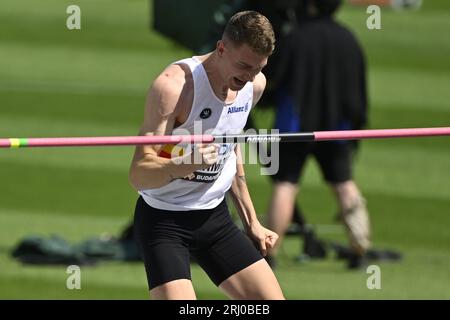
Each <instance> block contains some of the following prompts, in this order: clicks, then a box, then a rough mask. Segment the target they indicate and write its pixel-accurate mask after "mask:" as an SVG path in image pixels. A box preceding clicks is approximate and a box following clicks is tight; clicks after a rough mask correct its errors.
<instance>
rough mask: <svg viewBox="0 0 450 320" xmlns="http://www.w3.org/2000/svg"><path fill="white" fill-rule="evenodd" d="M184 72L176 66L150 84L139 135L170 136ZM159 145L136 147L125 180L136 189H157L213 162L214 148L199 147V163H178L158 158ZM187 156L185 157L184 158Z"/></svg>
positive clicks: (174, 159) (179, 104)
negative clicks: (200, 160)
mask: <svg viewBox="0 0 450 320" xmlns="http://www.w3.org/2000/svg"><path fill="white" fill-rule="evenodd" d="M185 85H186V81H185V72H184V71H183V70H182V68H180V66H177V65H171V66H169V67H168V68H167V69H166V70H165V71H164V72H163V73H162V74H161V75H160V76H158V78H157V79H156V80H155V81H154V83H153V85H152V87H151V89H150V91H149V93H148V96H147V102H146V107H145V115H144V124H143V126H142V128H141V131H140V135H170V134H171V133H172V130H173V128H174V125H175V121H176V119H177V117H178V116H179V114H180V112H183V111H182V110H185V108H182V107H180V106H181V105H182V103H183V88H184V86H185ZM161 148H162V146H161V145H143V146H136V150H135V153H134V157H133V161H132V163H131V167H130V172H129V180H130V183H131V184H132V185H133V187H134V188H135V189H137V190H145V189H153V188H160V187H162V186H164V185H166V184H168V183H170V182H171V181H172V180H173V179H175V178H180V177H184V176H187V175H189V174H190V173H192V172H193V171H195V170H199V169H203V168H206V167H208V166H210V165H211V164H212V163H214V162H215V160H216V159H215V158H216V157H217V155H215V153H214V152H215V151H216V150H215V149H216V147H215V146H212V145H209V146H207V145H201V146H200V147H199V148H198V149H197V150H198V152H199V153H200V154H201V159H202V164H185V163H183V164H180V163H181V162H182V161H180V158H172V159H167V158H163V157H160V156H158V154H159V152H160V150H161ZM186 156H189V155H186Z"/></svg>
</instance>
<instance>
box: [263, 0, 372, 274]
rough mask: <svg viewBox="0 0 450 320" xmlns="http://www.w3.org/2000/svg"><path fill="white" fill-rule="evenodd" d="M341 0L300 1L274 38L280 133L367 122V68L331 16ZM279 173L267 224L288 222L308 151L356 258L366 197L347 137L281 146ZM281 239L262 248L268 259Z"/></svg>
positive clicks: (365, 225)
mask: <svg viewBox="0 0 450 320" xmlns="http://www.w3.org/2000/svg"><path fill="white" fill-rule="evenodd" d="M339 4H340V0H305V1H304V6H303V9H304V15H302V16H301V17H298V20H299V23H298V24H297V25H295V26H294V28H293V29H292V30H291V32H290V33H289V34H288V35H287V36H285V37H283V38H281V40H280V41H279V50H278V52H277V53H276V54H275V55H274V57H273V61H275V62H274V65H273V66H272V68H271V69H270V71H271V72H272V73H269V74H268V78H269V79H271V80H272V83H271V87H272V88H275V89H276V99H277V114H276V124H275V127H276V128H278V129H279V130H280V131H281V132H299V131H319V130H344V129H360V128H363V127H364V126H365V125H366V124H367V95H366V80H365V79H366V70H365V59H364V54H363V51H362V49H361V47H360V45H359V43H358V41H357V40H356V38H355V36H354V35H353V34H352V33H351V32H350V31H349V30H348V29H347V28H346V27H344V26H343V25H341V24H339V23H338V22H336V21H335V20H334V18H333V14H334V12H335V11H336V10H337V9H338V7H339ZM279 147H280V156H279V161H280V166H279V167H280V170H279V171H278V173H277V174H275V175H274V176H273V181H274V189H273V194H272V199H271V202H270V205H269V210H268V227H269V228H270V229H272V230H274V231H275V232H277V233H278V234H279V235H280V238H282V235H284V234H285V232H286V230H287V228H288V226H289V223H290V221H291V219H292V213H293V209H294V204H295V201H296V197H297V193H298V183H299V179H300V176H301V173H302V169H303V166H304V164H305V162H306V160H307V158H308V157H309V156H310V155H311V156H314V157H315V159H316V160H317V161H318V163H319V165H320V168H321V171H322V174H323V178H324V180H325V181H326V182H327V183H328V184H329V186H330V187H331V189H332V190H333V192H334V194H335V196H336V199H337V202H338V205H339V211H340V214H339V216H340V219H341V221H342V222H343V223H344V225H345V227H346V231H347V234H348V237H349V240H350V246H351V249H352V251H353V252H354V254H355V259H356V260H355V261H356V262H355V261H351V262H350V265H349V266H350V267H355V266H357V265H358V264H359V261H361V260H360V258H361V257H363V256H364V254H365V253H366V251H367V250H368V249H369V248H370V245H371V244H370V223H369V217H368V212H367V208H366V202H365V200H364V198H363V197H362V195H361V192H360V191H359V189H358V187H357V185H356V183H355V182H354V181H353V178H352V155H353V152H354V150H355V147H356V146H355V144H354V143H352V142H348V141H336V142H311V143H295V144H294V143H289V144H280V146H279ZM280 243H281V241H279V242H278V243H277V246H276V247H275V248H273V250H271V251H270V252H269V258H268V260H269V261H274V257H275V255H276V252H277V248H278V247H279V245H280Z"/></svg>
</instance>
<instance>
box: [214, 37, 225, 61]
mask: <svg viewBox="0 0 450 320" xmlns="http://www.w3.org/2000/svg"><path fill="white" fill-rule="evenodd" d="M216 50H217V54H218V55H219V57H221V56H222V55H223V52H224V51H225V43H224V42H223V40H219V41H217V44H216Z"/></svg>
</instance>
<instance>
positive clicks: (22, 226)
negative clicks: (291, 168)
mask: <svg viewBox="0 0 450 320" xmlns="http://www.w3.org/2000/svg"><path fill="white" fill-rule="evenodd" d="M71 4H77V5H79V6H80V7H81V12H82V15H81V26H82V29H81V30H80V31H69V30H67V28H66V19H67V16H68V15H67V14H66V8H67V6H68V5H71ZM365 9H366V8H365V7H351V6H348V5H345V6H344V8H343V9H342V10H341V11H340V13H339V16H338V17H339V20H340V21H341V22H343V23H344V24H346V25H347V26H349V27H350V28H352V30H354V31H355V32H356V34H357V35H358V37H359V38H360V40H361V42H362V44H363V46H364V49H365V51H366V54H367V58H368V63H369V85H370V102H371V103H370V105H371V108H370V127H371V128H402V127H427V126H430V127H434V126H448V125H449V124H450V103H449V101H450V38H449V36H448V33H449V32H450V2H449V1H446V0H424V1H423V5H422V8H421V9H420V10H417V11H411V10H408V11H393V10H390V9H386V8H383V9H382V30H379V31H370V30H368V29H367V28H366V19H367V17H368V15H367V13H366V11H365ZM151 10H152V3H151V2H149V1H148V0H96V1H87V0H84V1H81V0H71V1H67V0H45V1H39V2H36V1H32V0H19V1H17V0H2V1H1V4H0V136H1V137H38V136H88V135H135V134H136V133H137V132H138V128H139V126H140V122H141V119H142V115H143V105H144V98H145V94H146V91H147V89H148V87H149V85H150V83H151V82H152V79H154V77H155V76H156V75H157V74H158V73H159V72H160V71H161V70H162V69H163V68H164V67H165V66H166V65H167V64H169V63H171V62H173V61H175V60H177V59H180V58H184V57H187V56H191V55H192V52H191V51H189V50H187V49H184V48H183V47H181V46H179V45H176V44H174V43H173V42H171V41H170V40H168V39H166V38H164V37H163V36H161V35H159V34H157V33H155V32H153V31H151V30H150V28H149V26H150V25H151V21H149V16H150V17H151ZM192 19H195V15H194V14H193V13H192ZM272 118H273V112H272V111H271V110H270V109H264V110H263V111H257V113H256V114H255V119H256V120H257V123H258V125H259V126H260V127H270V124H271V119H272ZM360 151H361V152H360V154H359V157H358V160H357V165H356V178H357V180H358V182H359V184H360V186H361V188H362V189H363V192H364V194H365V195H366V197H367V200H368V206H369V210H370V212H371V214H372V223H373V233H374V244H375V247H377V248H384V247H389V248H393V249H396V250H399V251H401V252H402V254H403V257H404V258H403V260H402V261H401V262H400V263H387V262H386V263H383V262H381V263H380V264H379V265H380V268H381V276H382V278H381V286H382V289H381V290H368V289H367V287H366V280H367V277H368V276H369V275H368V274H366V273H365V270H361V271H356V272H354V271H348V270H347V269H346V268H345V266H344V265H343V263H342V262H340V261H338V260H336V259H335V258H334V257H333V256H329V257H328V258H327V259H325V260H318V261H308V262H306V263H302V264H300V263H297V262H296V261H295V258H296V257H297V256H298V254H299V253H300V251H301V241H299V239H297V238H294V237H290V238H288V239H287V241H285V242H284V244H283V249H282V254H281V260H280V263H279V268H278V269H277V271H276V273H277V276H278V278H279V280H280V283H281V285H282V287H283V289H284V291H285V295H286V297H287V298H289V299H440V298H444V299H450V289H449V285H450V273H449V267H448V266H449V265H450V250H449V249H450V232H449V226H450V160H449V159H450V140H449V139H448V138H422V139H401V140H377V141H375V140H374V141H365V142H363V143H362V148H361V150H360ZM132 152H133V150H132V148H128V147H112V148H71V149H35V150H33V149H23V150H0V181H1V184H0V298H1V299H147V298H148V294H147V287H146V280H145V273H144V268H143V265H142V264H141V263H118V262H110V263H101V264H99V265H96V266H92V267H87V266H86V267H82V268H81V270H82V274H81V277H82V278H81V285H82V289H81V290H68V289H67V288H66V279H67V276H68V275H67V274H66V268H65V266H48V267H47V266H45V267H44V266H42V267H36V266H25V265H21V264H20V263H18V262H17V261H15V260H13V259H12V258H11V257H10V251H11V249H12V248H13V247H14V246H15V245H16V244H17V242H18V241H19V240H20V239H21V238H23V237H24V236H26V235H30V234H41V235H49V234H60V235H62V236H63V237H64V238H66V239H68V240H70V241H74V242H76V241H79V240H81V239H85V238H87V237H90V236H95V235H99V234H102V233H110V234H113V235H114V234H118V233H119V232H120V231H121V229H122V228H123V227H124V226H125V225H126V224H127V223H128V221H129V219H130V218H131V216H132V213H133V209H134V202H135V198H136V195H135V192H134V191H133V190H132V188H131V187H130V185H129V183H128V178H127V175H128V166H129V163H130V160H131V156H132ZM247 171H248V181H249V184H250V190H251V193H252V196H253V200H254V203H255V205H256V208H257V210H258V212H259V213H261V214H263V213H264V210H265V208H266V206H267V201H268V197H267V194H268V193H269V192H270V183H269V182H270V181H269V178H268V177H266V176H261V175H259V167H258V166H256V165H253V166H250V165H249V166H247ZM331 197H332V195H331V194H330V193H329V191H328V189H326V187H325V186H324V185H323V184H322V182H321V179H320V176H319V174H318V170H317V168H316V167H315V164H314V163H313V162H310V163H309V166H308V170H307V175H306V177H305V180H304V183H303V193H302V199H301V204H302V207H303V209H304V211H305V212H306V214H307V217H308V219H309V221H310V222H311V223H313V224H315V225H318V228H317V232H318V234H319V236H321V237H324V238H326V239H334V240H344V239H345V236H344V232H343V230H340V229H339V228H340V227H336V228H335V229H333V230H334V232H333V233H329V232H328V231H329V230H326V229H325V228H323V229H321V228H320V225H330V224H333V223H334V222H333V218H334V213H335V210H336V208H335V207H334V202H333V201H332V198H331ZM193 281H194V287H195V289H196V291H197V295H198V297H199V298H200V299H222V298H225V296H224V295H223V294H222V293H221V292H220V291H219V290H218V289H217V288H216V287H214V285H213V284H212V283H211V282H210V281H209V279H208V278H207V277H206V275H205V274H204V273H203V271H202V270H201V269H200V268H199V267H198V266H196V265H193Z"/></svg>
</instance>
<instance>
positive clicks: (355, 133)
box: [0, 127, 450, 148]
mask: <svg viewBox="0 0 450 320" xmlns="http://www.w3.org/2000/svg"><path fill="white" fill-rule="evenodd" d="M430 136H450V127H436V128H408V129H373V130H340V131H314V132H299V133H280V134H233V135H173V136H119V137H70V138H7V139H0V148H24V147H87V146H125V145H153V144H157V145H161V144H179V143H220V142H244V143H260V142H302V141H330V140H362V139H381V138H406V137H430Z"/></svg>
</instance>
